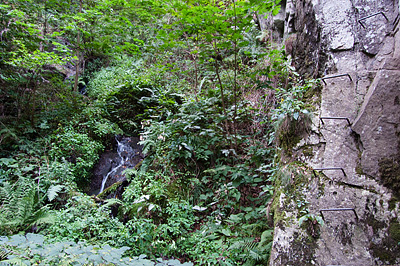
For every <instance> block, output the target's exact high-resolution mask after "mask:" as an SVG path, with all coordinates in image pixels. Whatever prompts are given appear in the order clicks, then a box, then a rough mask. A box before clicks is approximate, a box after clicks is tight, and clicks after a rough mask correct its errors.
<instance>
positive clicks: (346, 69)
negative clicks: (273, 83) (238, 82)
mask: <svg viewBox="0 0 400 266" xmlns="http://www.w3.org/2000/svg"><path fill="white" fill-rule="evenodd" d="M293 3H294V7H295V12H294V13H295V15H294V20H295V23H294V25H295V35H292V37H289V38H292V40H291V41H292V42H293V43H294V45H293V50H292V51H291V53H292V56H293V61H294V62H295V64H296V68H297V69H298V71H299V72H300V73H301V74H303V75H304V76H306V77H307V76H309V77H310V76H311V77H333V78H330V79H326V80H325V84H324V85H323V90H322V93H321V102H320V106H319V107H318V111H317V112H315V117H314V119H313V125H312V130H311V131H310V132H311V134H310V135H309V136H308V137H307V138H305V139H303V140H302V141H300V143H299V144H298V145H297V147H295V148H294V151H295V152H292V154H294V155H296V158H292V159H296V160H298V161H301V162H302V164H301V166H296V167H294V166H293V165H289V166H288V165H286V166H283V168H282V169H281V176H283V177H285V178H281V180H280V181H278V184H277V185H278V186H279V189H278V192H277V197H276V198H275V201H274V208H273V209H274V212H275V225H276V227H275V235H274V242H273V248H272V252H271V258H270V265H388V264H400V256H399V254H400V246H399V245H398V243H399V240H400V223H399V222H400V211H399V196H400V195H398V194H399V191H400V163H399V162H400V152H399V150H400V140H399V139H400V127H399V125H400V108H399V105H400V102H399V99H400V64H399V63H400V32H399V29H400V28H399V23H398V21H399V20H400V19H399V1H397V0H395V1H393V0H382V1H371V0H338V1H329V0H296V1H294V2H293ZM293 36H294V37H293ZM293 38H294V40H293ZM338 74H346V75H343V76H339V77H334V76H335V75H338ZM320 117H343V118H346V119H340V120H335V119H332V120H325V121H323V123H322V121H321V120H320V119H319V118H320ZM321 168H330V169H328V170H322V171H320V170H318V171H313V169H321ZM332 168H333V169H332ZM283 180H284V181H283ZM321 210H322V211H321ZM306 214H307V215H308V216H304V215H306ZM322 216H323V218H324V220H325V222H324V224H323V225H320V224H319V223H318V221H319V220H320V218H322ZM301 217H303V219H302V220H306V222H305V223H303V224H302V226H300V224H299V219H300V218H301ZM307 217H308V219H305V218H307ZM317 220H318V221H317Z"/></svg>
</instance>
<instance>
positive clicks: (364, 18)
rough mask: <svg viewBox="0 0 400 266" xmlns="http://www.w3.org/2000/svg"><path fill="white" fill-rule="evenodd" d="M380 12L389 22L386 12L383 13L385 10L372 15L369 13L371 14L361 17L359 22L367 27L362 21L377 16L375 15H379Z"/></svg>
mask: <svg viewBox="0 0 400 266" xmlns="http://www.w3.org/2000/svg"><path fill="white" fill-rule="evenodd" d="M379 14H381V15H382V16H384V17H385V19H386V21H387V22H389V19H388V18H387V16H386V15H385V13H383V12H382V11H381V12H377V13H374V14H372V15H369V16H366V17H363V18H360V19H359V20H358V23H360V24H361V26H362V27H363V28H364V29H365V25H364V24H362V22H361V21H363V20H366V19H367V18H371V17H375V16H377V15H379Z"/></svg>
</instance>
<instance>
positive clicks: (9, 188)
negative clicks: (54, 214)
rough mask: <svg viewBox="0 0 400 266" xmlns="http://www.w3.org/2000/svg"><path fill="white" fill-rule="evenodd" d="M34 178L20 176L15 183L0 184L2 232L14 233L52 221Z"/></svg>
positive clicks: (0, 226) (0, 222) (0, 221)
mask: <svg viewBox="0 0 400 266" xmlns="http://www.w3.org/2000/svg"><path fill="white" fill-rule="evenodd" d="M42 200H43V199H42V198H40V195H39V194H38V192H37V188H36V187H35V183H34V181H33V180H30V179H27V178H20V179H19V180H18V181H17V182H15V183H14V184H11V183H10V182H4V183H2V184H1V186H0V202H1V207H0V232H3V233H6V234H12V233H14V232H17V231H19V230H21V229H26V228H28V227H29V226H32V225H37V224H43V223H50V222H51V221H52V219H51V218H50V216H49V215H48V212H47V209H46V208H41V203H42Z"/></svg>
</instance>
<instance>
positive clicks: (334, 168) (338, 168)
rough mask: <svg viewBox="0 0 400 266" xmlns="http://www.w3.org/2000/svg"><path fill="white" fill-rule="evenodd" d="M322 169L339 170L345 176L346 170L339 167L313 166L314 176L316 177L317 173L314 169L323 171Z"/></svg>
mask: <svg viewBox="0 0 400 266" xmlns="http://www.w3.org/2000/svg"><path fill="white" fill-rule="evenodd" d="M324 170H341V171H342V173H343V175H344V176H345V177H347V175H346V172H345V171H344V170H343V168H341V167H326V168H314V169H313V173H314V176H315V177H317V175H316V174H315V171H324Z"/></svg>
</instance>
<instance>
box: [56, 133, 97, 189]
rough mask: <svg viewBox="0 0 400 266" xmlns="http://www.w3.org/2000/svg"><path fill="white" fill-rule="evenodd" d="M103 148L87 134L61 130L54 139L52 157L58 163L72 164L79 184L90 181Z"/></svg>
mask: <svg viewBox="0 0 400 266" xmlns="http://www.w3.org/2000/svg"><path fill="white" fill-rule="evenodd" d="M102 149H103V146H102V145H101V144H100V143H98V142H96V141H94V140H92V139H90V137H89V136H87V135H86V134H82V133H78V132H75V130H74V129H72V128H65V129H61V130H60V131H59V132H58V134H57V135H56V136H54V139H53V145H52V148H51V150H50V157H51V158H52V159H53V160H56V161H62V160H63V159H65V160H67V161H68V162H69V163H71V169H72V172H73V174H74V176H75V178H76V181H77V183H79V184H82V183H85V182H87V181H88V178H89V177H90V170H91V169H92V167H93V166H94V164H95V163H96V161H97V159H98V154H99V151H100V150H102Z"/></svg>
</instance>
